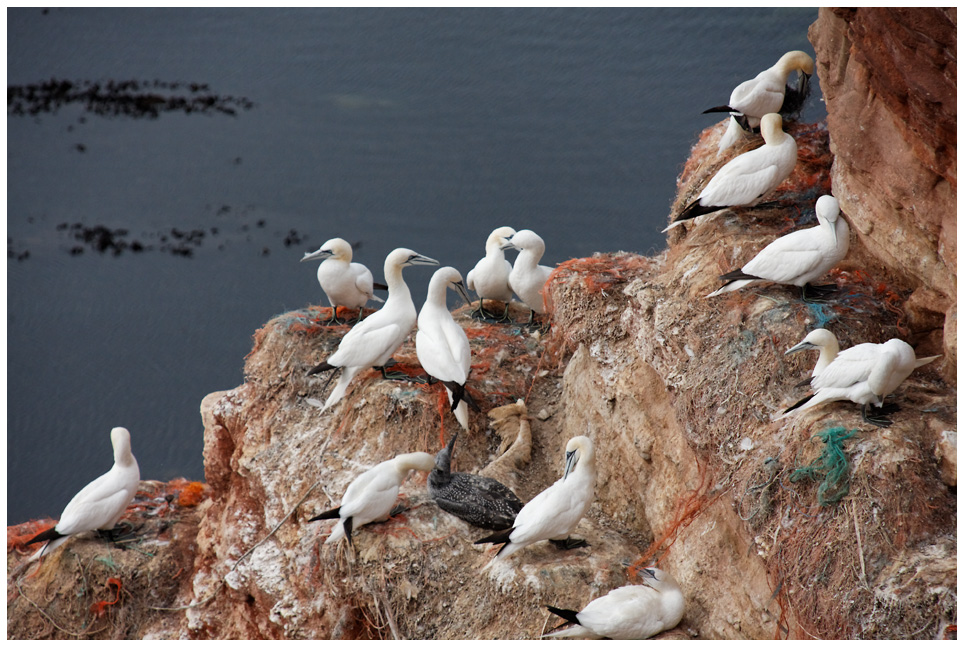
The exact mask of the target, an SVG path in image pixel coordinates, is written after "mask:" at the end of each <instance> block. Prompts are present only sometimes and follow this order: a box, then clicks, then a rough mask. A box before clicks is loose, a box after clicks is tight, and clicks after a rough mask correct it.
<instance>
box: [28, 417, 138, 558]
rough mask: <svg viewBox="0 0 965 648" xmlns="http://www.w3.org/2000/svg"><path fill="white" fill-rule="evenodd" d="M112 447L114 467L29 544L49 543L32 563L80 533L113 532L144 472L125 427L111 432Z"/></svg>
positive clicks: (81, 491)
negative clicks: (51, 526) (135, 455)
mask: <svg viewBox="0 0 965 648" xmlns="http://www.w3.org/2000/svg"><path fill="white" fill-rule="evenodd" d="M111 445H112V446H113V448H114V465H113V466H112V467H111V469H110V470H109V471H108V472H106V473H104V474H103V475H101V476H100V477H98V478H97V479H95V480H94V481H92V482H91V483H89V484H87V485H86V486H84V488H82V489H81V490H80V492H79V493H77V494H76V495H74V497H73V499H71V500H70V502H69V503H68V504H67V507H66V508H65V509H64V512H63V513H62V514H61V516H60V521H59V522H57V524H56V525H55V526H54V527H53V528H50V529H47V530H45V531H42V532H40V533H38V534H37V535H35V536H34V537H33V538H31V539H30V540H28V541H27V543H26V544H28V545H29V544H34V543H35V542H45V541H46V543H47V544H45V545H44V546H43V547H42V548H41V549H40V551H38V552H37V553H35V554H34V555H33V556H31V557H30V560H35V559H37V558H40V557H41V556H44V555H47V554H49V553H50V552H52V551H53V550H54V549H56V548H57V547H59V546H60V545H61V544H63V543H64V542H66V541H67V538H68V537H70V536H72V535H75V534H77V533H83V532H84V531H94V530H98V529H104V530H110V529H113V528H114V526H115V525H116V524H117V522H118V520H120V519H121V517H122V516H123V515H124V511H126V510H127V506H128V504H130V503H131V501H132V500H133V499H134V495H135V494H136V493H137V485H138V483H139V482H140V479H141V471H140V469H138V467H137V460H136V459H135V458H134V455H133V454H132V453H131V433H130V432H128V431H127V429H126V428H122V427H116V428H114V429H113V430H111Z"/></svg>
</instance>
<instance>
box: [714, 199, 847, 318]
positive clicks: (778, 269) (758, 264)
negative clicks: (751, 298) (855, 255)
mask: <svg viewBox="0 0 965 648" xmlns="http://www.w3.org/2000/svg"><path fill="white" fill-rule="evenodd" d="M815 212H816V213H817V217H818V226H817V227H809V228H808V229H803V230H798V231H796V232H791V233H790V234H788V235H786V236H782V237H781V238H779V239H777V240H776V241H773V242H772V243H771V244H769V245H768V246H767V247H765V248H764V249H763V250H761V251H760V252H758V253H757V256H755V257H754V258H753V259H751V260H750V261H748V262H747V264H745V265H744V267H743V268H741V269H740V270H734V271H732V272H728V273H727V274H723V275H721V276H720V278H721V279H724V280H725V281H727V283H725V284H724V285H723V286H721V287H720V288H719V289H717V290H715V291H714V292H712V293H710V294H709V295H707V296H708V297H715V296H717V295H721V294H723V293H726V292H730V291H732V290H737V289H739V288H743V287H744V286H747V285H748V284H752V283H755V282H757V281H773V282H774V283H782V284H789V285H792V286H798V287H799V288H801V294H802V295H803V297H804V300H805V301H809V300H811V299H813V298H816V297H820V296H823V295H825V294H827V292H828V288H826V287H824V286H812V285H811V282H812V281H814V280H815V279H817V278H818V277H822V276H824V274H825V273H827V271H828V270H830V269H831V268H833V267H834V266H835V265H836V264H837V263H838V262H839V261H841V259H843V258H844V255H845V254H847V253H848V243H849V240H848V239H849V238H850V235H851V230H850V229H849V228H848V223H847V221H845V220H844V219H843V218H839V217H838V213H839V210H838V200H837V198H835V197H833V196H821V197H820V198H818V201H817V204H816V205H815ZM829 288H833V286H831V287H829Z"/></svg>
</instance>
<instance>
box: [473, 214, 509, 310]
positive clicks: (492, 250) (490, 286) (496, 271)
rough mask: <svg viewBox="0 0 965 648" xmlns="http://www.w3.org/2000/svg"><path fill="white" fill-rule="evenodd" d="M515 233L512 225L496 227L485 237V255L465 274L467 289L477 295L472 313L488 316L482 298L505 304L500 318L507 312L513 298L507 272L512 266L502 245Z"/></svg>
mask: <svg viewBox="0 0 965 648" xmlns="http://www.w3.org/2000/svg"><path fill="white" fill-rule="evenodd" d="M515 233H516V230H514V229H513V228H512V227H497V228H496V229H494V230H493V231H492V234H490V235H489V238H487V239H486V256H484V257H483V258H482V259H480V260H479V261H478V262H477V263H476V267H474V268H473V269H472V270H470V271H469V274H467V275H466V285H467V286H468V287H469V290H472V291H474V292H475V293H476V294H477V295H479V308H477V309H476V310H474V311H473V314H475V313H479V314H480V316H481V317H483V318H485V317H487V316H489V313H487V312H486V309H485V308H483V300H484V299H492V300H495V301H501V302H504V303H505V304H506V308H505V309H504V310H503V316H502V318H501V320H505V319H507V317H508V314H509V302H510V301H512V299H513V289H512V288H511V287H510V286H509V273H510V272H512V270H513V266H512V264H510V262H509V261H507V260H506V254H505V252H504V251H503V249H504V248H503V246H504V245H505V244H506V239H508V238H509V237H510V236H512V235H513V234H515Z"/></svg>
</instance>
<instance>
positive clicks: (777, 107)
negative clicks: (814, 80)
mask: <svg viewBox="0 0 965 648" xmlns="http://www.w3.org/2000/svg"><path fill="white" fill-rule="evenodd" d="M795 70H797V71H798V72H799V73H800V77H799V79H798V85H797V86H796V87H792V86H789V85H786V83H787V78H788V75H790V74H791V73H792V72H794V71H795ZM812 74H814V59H812V58H811V57H810V56H809V55H808V54H807V53H806V52H802V51H800V50H795V51H792V52H788V53H787V54H785V55H784V56H782V57H781V58H780V59H779V60H778V61H777V63H775V64H774V65H773V66H771V67H769V68H767V69H766V70H764V71H763V72H761V73H760V74H758V75H757V76H756V77H754V78H753V79H749V80H748V81H744V82H743V83H741V84H740V85H738V86H737V87H736V88H734V90H733V91H732V92H731V93H730V100H729V101H728V102H727V105H724V106H716V107H714V108H708V109H707V110H705V111H704V113H703V114H705V115H706V114H707V113H714V112H729V113H731V119H730V120H728V123H727V131H726V132H725V133H724V135H723V137H721V139H720V144H719V145H718V148H717V154H718V155H720V154H721V153H723V152H724V151H725V150H727V149H728V148H730V147H731V146H732V145H733V144H734V142H736V141H737V140H738V139H739V138H740V137H741V133H742V132H743V131H744V130H750V129H752V128H757V126H758V125H759V124H760V122H761V117H763V116H764V115H766V114H768V113H779V114H781V115H782V116H783V117H785V118H786V117H789V116H791V115H794V114H796V113H797V112H799V111H800V110H801V106H802V105H803V104H804V101H805V100H806V99H807V96H808V93H809V92H810V84H809V81H810V79H811V75H812Z"/></svg>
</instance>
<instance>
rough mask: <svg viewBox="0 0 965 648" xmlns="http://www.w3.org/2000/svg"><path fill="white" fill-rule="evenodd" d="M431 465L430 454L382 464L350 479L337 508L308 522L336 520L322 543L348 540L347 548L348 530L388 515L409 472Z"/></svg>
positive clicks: (349, 535)
mask: <svg viewBox="0 0 965 648" xmlns="http://www.w3.org/2000/svg"><path fill="white" fill-rule="evenodd" d="M434 466H435V463H434V462H433V459H432V455H431V454H429V453H428V452H410V453H408V454H401V455H399V456H397V457H396V458H395V459H389V460H388V461H383V462H382V463H380V464H377V465H375V466H373V467H372V468H369V469H368V470H366V471H365V472H364V473H362V474H361V475H359V476H358V477H356V478H355V479H354V480H352V483H351V484H349V485H348V488H347V489H345V494H344V495H342V503H341V504H340V505H339V506H337V507H336V508H333V509H331V510H329V511H325V512H324V513H320V514H318V515H316V516H315V517H313V518H311V519H310V520H309V522H314V521H316V520H334V519H335V518H338V523H337V524H336V525H335V526H334V527H333V528H332V533H331V535H329V536H328V540H326V541H325V544H332V543H335V542H338V541H339V540H341V539H342V538H348V543H349V544H350V545H351V544H352V529H357V528H359V527H361V526H363V525H366V524H368V523H369V522H375V521H377V520H383V519H385V518H387V517H388V516H389V513H390V512H391V511H392V508H393V506H395V500H396V498H397V497H398V495H399V488H400V487H401V486H402V482H404V481H405V478H406V477H408V476H409V471H410V470H422V471H424V472H428V471H430V470H432V469H433V467H434Z"/></svg>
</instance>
